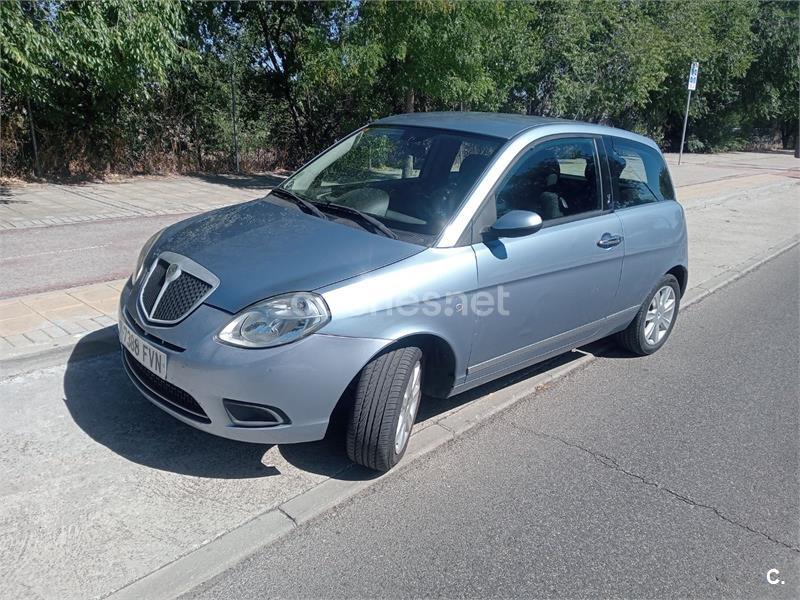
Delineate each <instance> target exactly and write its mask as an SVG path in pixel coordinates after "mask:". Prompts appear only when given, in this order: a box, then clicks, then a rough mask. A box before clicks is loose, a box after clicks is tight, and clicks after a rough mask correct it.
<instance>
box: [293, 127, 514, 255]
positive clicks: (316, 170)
mask: <svg viewBox="0 0 800 600" xmlns="http://www.w3.org/2000/svg"><path fill="white" fill-rule="evenodd" d="M502 144H503V140H501V139H497V138H491V137H485V136H478V135H471V134H465V133H460V132H456V131H447V130H441V129H427V128H422V127H397V126H388V127H381V126H375V127H367V128H365V129H362V130H361V131H359V132H358V133H356V134H355V135H352V136H350V137H348V138H346V139H345V140H343V141H342V142H341V143H339V144H337V145H336V146H334V147H333V148H331V149H330V150H328V151H327V152H325V153H324V154H322V155H321V156H319V157H317V158H316V159H315V160H313V161H311V162H310V163H309V164H307V165H306V166H305V167H303V168H302V169H300V170H299V171H298V172H297V173H295V175H294V176H292V177H291V178H290V179H289V180H287V181H286V182H285V183H284V184H283V185H281V187H282V188H284V189H286V190H289V191H291V192H293V193H294V194H296V195H298V196H300V197H301V198H303V199H305V200H309V201H311V202H315V203H322V204H324V203H328V202H331V203H335V204H341V205H344V206H349V207H351V208H355V209H357V210H359V211H361V212H364V213H367V214H369V215H371V216H373V217H375V218H377V219H378V220H379V221H381V222H382V223H383V224H385V225H386V226H387V227H388V228H390V229H391V230H392V231H394V232H395V233H396V234H397V235H398V237H400V238H401V239H406V240H408V241H412V242H416V243H430V242H432V241H433V240H434V239H435V238H436V236H437V235H438V234H439V233H440V232H441V230H442V228H443V227H444V226H445V225H446V224H447V223H448V222H449V221H450V219H451V217H452V216H453V215H454V214H455V212H456V211H457V210H458V208H459V207H460V206H461V203H462V201H463V200H464V197H465V196H466V194H467V192H468V191H469V190H470V188H471V187H472V186H473V184H474V183H475V182H476V181H477V180H478V177H479V176H480V175H481V173H483V171H484V169H485V168H486V166H487V165H488V163H489V160H490V159H491V158H492V156H493V155H494V153H495V152H496V151H497V149H498V148H500V146H501V145H502Z"/></svg>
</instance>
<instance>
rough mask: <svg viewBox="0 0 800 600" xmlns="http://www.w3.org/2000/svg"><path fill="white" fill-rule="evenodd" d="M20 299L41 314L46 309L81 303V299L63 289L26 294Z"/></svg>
mask: <svg viewBox="0 0 800 600" xmlns="http://www.w3.org/2000/svg"><path fill="white" fill-rule="evenodd" d="M20 300H21V301H22V302H23V304H25V305H26V306H28V307H29V308H32V309H33V310H35V311H36V312H38V313H40V314H44V313H45V312H46V311H50V310H57V309H63V308H69V307H74V306H80V305H81V301H80V300H77V299H76V298H73V297H72V296H70V295H69V294H67V293H66V292H63V291H57V292H45V293H43V294H36V295H33V296H25V297H23V298H20Z"/></svg>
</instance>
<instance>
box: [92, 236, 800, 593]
mask: <svg viewBox="0 0 800 600" xmlns="http://www.w3.org/2000/svg"><path fill="white" fill-rule="evenodd" d="M797 245H798V237H797V236H795V237H794V238H791V239H790V240H787V241H784V242H783V243H782V244H778V245H776V246H773V247H771V248H770V249H768V250H767V251H766V252H764V253H762V254H760V255H758V256H755V257H753V258H751V259H748V260H747V261H745V262H744V263H741V264H740V265H738V266H737V267H735V268H733V269H729V270H727V271H725V272H723V273H721V274H720V275H717V276H715V277H713V278H712V279H710V280H708V281H706V282H703V283H701V284H698V285H697V286H695V287H693V288H690V289H689V290H688V291H687V292H686V294H685V295H684V299H683V302H682V308H684V309H685V308H689V307H691V306H693V305H696V304H698V303H699V302H701V301H702V300H703V299H704V298H706V297H708V296H710V295H711V294H713V293H714V292H716V291H718V290H719V289H721V288H722V287H725V286H727V285H729V284H731V283H733V282H734V281H736V280H738V279H740V278H741V277H743V276H744V275H746V274H747V273H750V272H751V271H753V270H755V269H757V268H758V267H760V266H761V265H763V264H764V263H766V262H769V261H770V260H772V259H774V258H776V257H778V256H780V255H781V254H783V253H784V252H787V251H789V250H791V249H792V248H794V247H795V246H797ZM597 358H598V357H597V356H595V355H593V354H585V353H584V354H583V355H582V356H579V357H578V358H576V359H574V360H572V361H570V362H568V363H566V364H562V365H559V366H557V367H555V368H552V369H549V370H548V371H545V372H543V373H539V374H537V375H535V376H534V377H531V378H528V379H524V380H522V381H519V382H516V383H513V384H511V385H509V386H506V387H504V388H502V389H500V390H497V391H494V392H490V393H488V394H486V395H485V396H482V397H481V398H478V399H476V400H473V401H471V402H470V403H468V404H466V405H465V406H464V407H463V408H460V409H459V410H457V411H456V412H453V413H450V414H446V415H445V416H443V417H442V418H441V419H439V420H437V421H436V422H435V423H433V424H432V425H428V426H427V427H425V428H423V429H421V430H420V431H418V432H416V433H414V434H413V435H412V436H411V441H410V442H409V444H410V445H409V448H408V451H407V452H406V456H405V457H404V459H403V462H402V463H401V464H400V465H399V466H398V467H397V468H396V469H394V470H392V471H391V472H390V473H387V474H385V475H381V476H377V477H376V476H375V475H374V473H372V472H370V471H368V470H366V469H364V468H363V467H360V466H357V465H353V466H351V467H348V468H347V469H345V470H344V471H343V472H342V473H339V474H338V476H337V478H336V479H333V478H330V479H327V480H325V481H323V482H322V483H320V484H318V485H316V486H315V487H313V488H311V489H309V490H307V491H305V492H303V493H301V494H299V495H297V496H295V497H294V498H292V499H290V500H288V501H286V502H284V503H283V504H281V505H279V506H278V507H276V508H274V509H271V510H269V511H267V512H265V513H262V514H261V515H259V516H257V517H255V518H254V519H252V520H250V521H248V522H246V523H244V524H242V525H240V526H239V527H237V528H236V529H233V530H231V531H229V532H228V533H225V534H223V535H221V536H220V537H218V538H216V539H215V540H212V541H211V542H209V543H208V544H206V545H204V546H201V547H200V548H198V549H196V550H194V551H192V552H189V553H188V554H186V555H184V556H182V557H180V558H178V559H177V560H175V561H173V562H171V563H169V564H167V565H165V566H163V567H161V568H160V569H158V570H156V571H153V572H152V573H149V574H148V575H145V576H144V577H142V578H141V579H139V580H137V581H134V582H133V583H130V584H128V585H127V586H126V587H124V588H121V589H119V590H117V591H116V592H113V593H111V594H110V595H109V596H107V597H109V598H112V599H113V600H128V599H130V600H134V599H137V600H144V599H148V598H165V597H169V598H176V597H178V596H180V595H182V594H184V593H186V592H188V591H190V590H192V589H194V588H195V587H197V586H198V585H201V584H202V583H204V582H206V581H208V580H210V579H212V578H213V577H215V576H216V575H218V574H220V573H222V572H224V571H225V570H226V569H228V568H229V567H230V566H232V565H234V564H236V563H237V562H239V561H241V560H243V559H245V558H246V557H248V556H250V555H251V554H253V553H255V552H256V551H258V550H260V549H261V548H263V547H265V546H267V545H269V544H271V543H274V542H276V541H278V540H280V539H282V538H283V537H284V536H286V535H288V534H289V533H290V532H292V531H293V530H294V529H296V528H297V527H298V526H299V525H302V524H303V523H307V522H309V521H311V520H313V519H315V518H317V517H320V516H321V515H323V514H325V513H327V512H328V511H329V510H331V509H332V508H334V507H336V506H339V505H341V504H343V503H344V502H346V501H348V500H350V499H352V498H354V497H356V496H357V495H359V494H360V493H362V492H364V491H365V490H367V489H369V488H371V487H372V486H374V485H375V484H376V483H377V482H379V481H383V480H384V479H385V478H387V477H392V476H394V475H397V474H398V473H400V472H402V471H404V470H405V469H406V468H408V467H409V466H410V465H411V464H413V463H414V462H415V461H416V460H417V459H420V458H423V457H424V456H427V455H428V454H430V453H431V452H433V451H434V450H436V449H437V448H440V447H442V446H444V445H446V444H448V443H450V442H451V441H453V440H455V439H456V438H458V437H460V436H461V435H464V434H466V433H468V432H469V431H471V430H473V429H475V428H477V427H478V426H480V425H482V424H484V423H486V422H488V421H489V420H490V419H491V418H492V417H493V416H495V415H497V414H499V413H501V412H504V411H506V410H508V409H509V408H511V407H512V406H514V405H515V404H517V403H518V402H520V401H522V400H523V399H525V398H527V397H530V396H531V394H534V393H536V392H537V391H539V390H541V389H542V388H543V387H544V386H547V385H548V384H550V383H553V382H555V381H557V380H559V379H561V378H563V377H565V376H567V375H569V374H570V373H573V372H575V371H577V370H580V369H583V368H585V367H587V366H588V365H590V364H591V363H593V362H594V361H595V360H597ZM270 527H274V529H270ZM165 590H169V593H168V594H165Z"/></svg>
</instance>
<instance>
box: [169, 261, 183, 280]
mask: <svg viewBox="0 0 800 600" xmlns="http://www.w3.org/2000/svg"><path fill="white" fill-rule="evenodd" d="M180 274H181V268H180V267H179V266H178V265H177V264H176V263H172V264H171V265H170V266H169V267H168V268H167V279H168V280H170V281H171V280H173V279H176V278H177V277H178V276H179V275H180Z"/></svg>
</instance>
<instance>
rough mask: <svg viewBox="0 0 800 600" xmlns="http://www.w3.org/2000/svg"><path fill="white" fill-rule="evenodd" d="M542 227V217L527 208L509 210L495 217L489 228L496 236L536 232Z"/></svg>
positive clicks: (513, 235)
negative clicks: (497, 217) (495, 219)
mask: <svg viewBox="0 0 800 600" xmlns="http://www.w3.org/2000/svg"><path fill="white" fill-rule="evenodd" d="M541 228H542V217H540V216H539V214H538V213H535V212H533V211H529V210H511V211H509V212H507V213H506V214H504V215H503V216H502V217H500V218H499V219H497V221H495V222H494V225H492V226H491V227H490V228H489V232H490V233H492V234H494V235H495V236H496V237H521V236H523V235H530V234H532V233H536V232H537V231H539V230H540V229H541Z"/></svg>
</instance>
